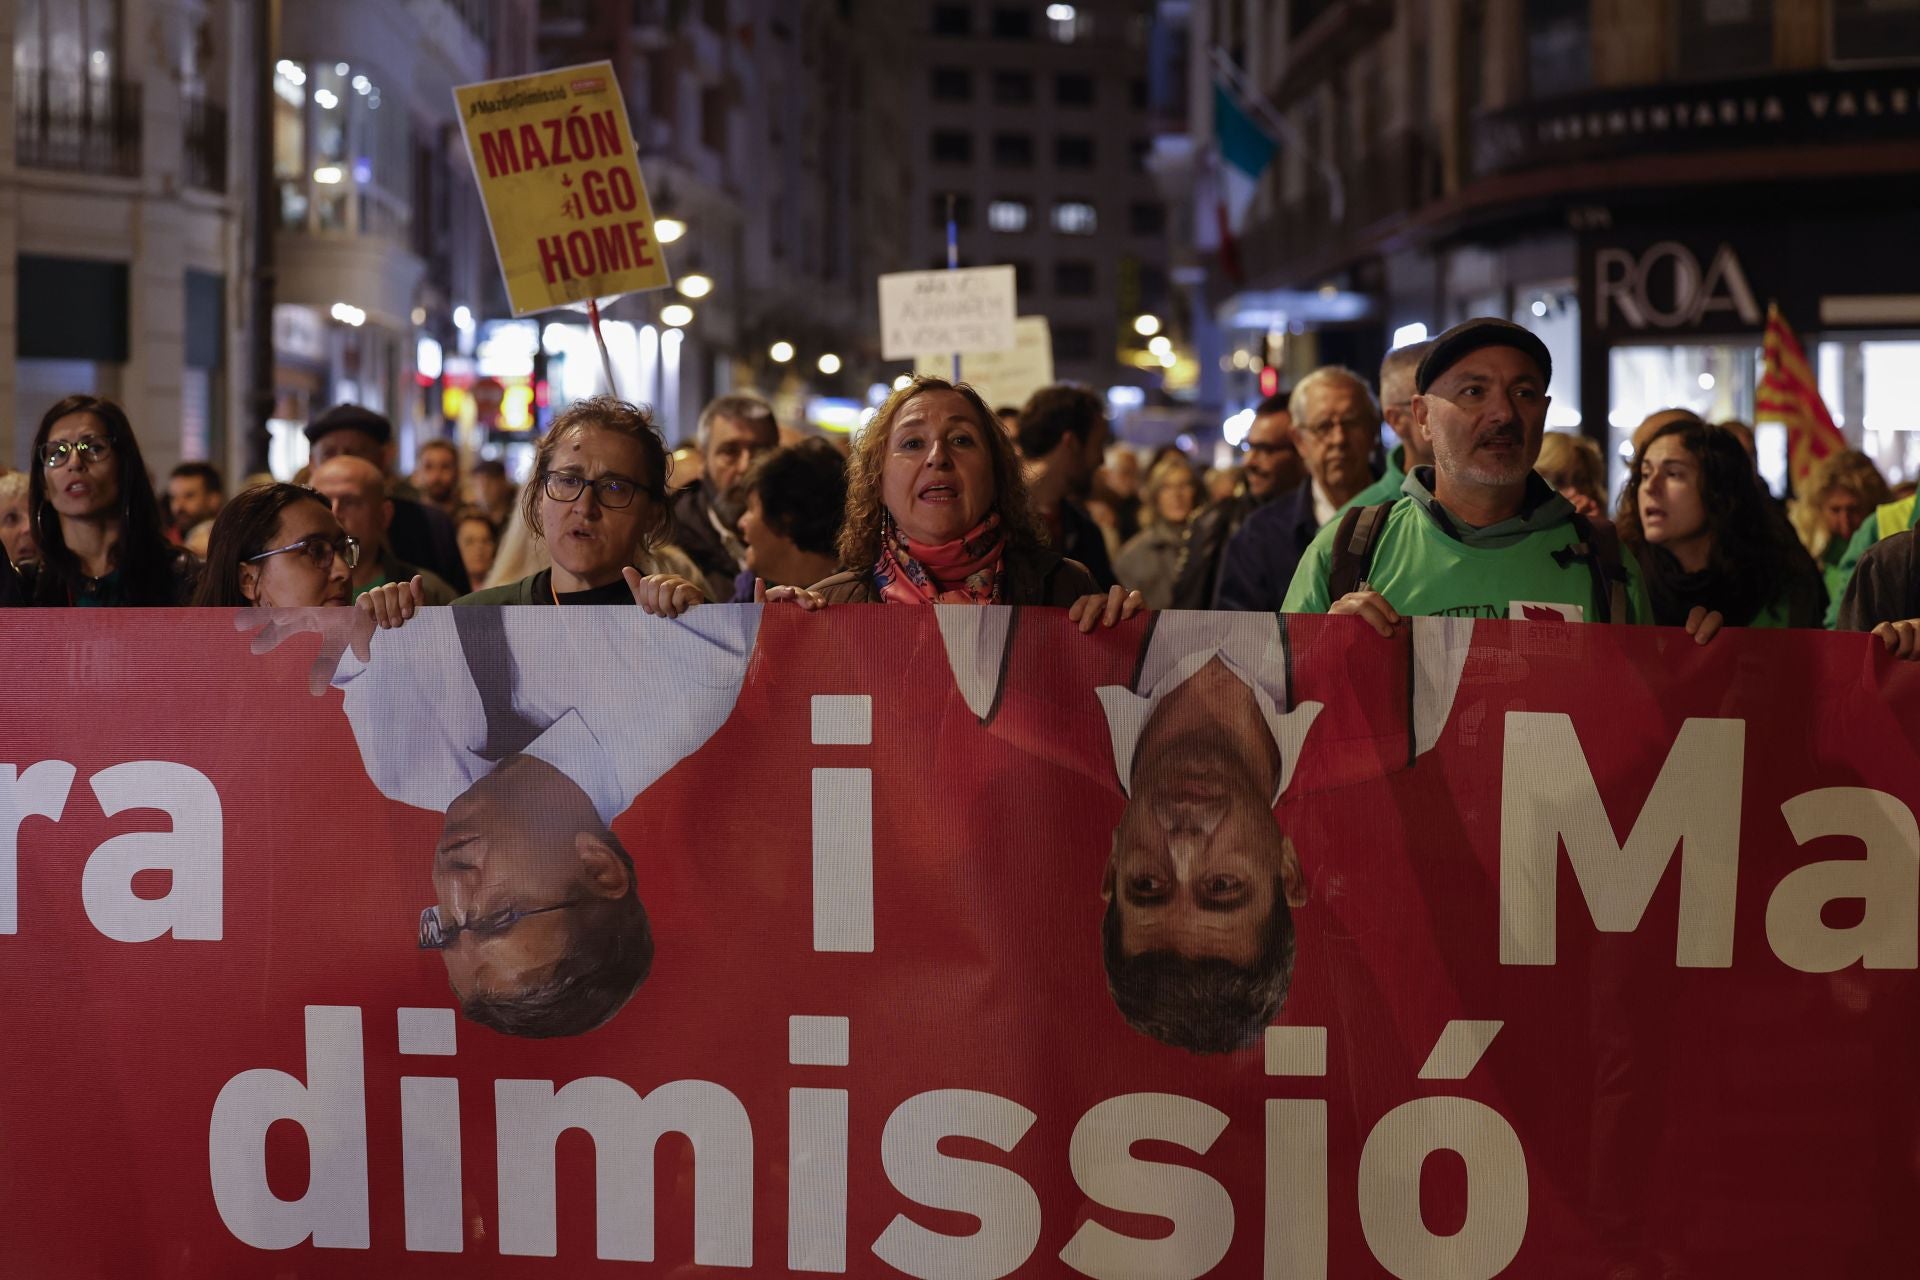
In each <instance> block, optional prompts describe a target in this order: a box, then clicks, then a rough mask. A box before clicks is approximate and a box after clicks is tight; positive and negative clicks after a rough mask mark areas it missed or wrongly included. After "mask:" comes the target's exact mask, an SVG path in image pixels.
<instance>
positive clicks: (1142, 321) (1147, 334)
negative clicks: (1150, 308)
mask: <svg viewBox="0 0 1920 1280" xmlns="http://www.w3.org/2000/svg"><path fill="white" fill-rule="evenodd" d="M1133 331H1134V332H1135V333H1137V334H1139V335H1140V336H1141V337H1143V338H1151V337H1152V336H1153V335H1154V334H1156V333H1158V332H1160V317H1159V316H1155V315H1145V316H1135V317H1134V318H1133Z"/></svg>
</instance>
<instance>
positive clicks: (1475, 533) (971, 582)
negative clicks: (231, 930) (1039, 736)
mask: <svg viewBox="0 0 1920 1280" xmlns="http://www.w3.org/2000/svg"><path fill="white" fill-rule="evenodd" d="M1552 375H1553V369H1552V360H1551V357H1550V355H1549V353H1548V351H1547V349H1546V347H1545V345H1544V344H1543V343H1541V342H1540V340H1539V339H1538V338H1537V337H1536V336H1534V335H1533V334H1532V333H1531V332H1529V331H1528V330H1526V329H1525V328H1523V327H1521V326H1519V325H1514V324H1511V323H1508V322H1506V321H1501V320H1492V319H1480V320H1473V321H1468V322H1466V323H1464V324H1462V325H1458V326H1455V327H1454V328H1453V329H1450V330H1448V331H1447V332H1446V333H1444V334H1442V335H1440V336H1439V337H1438V338H1436V339H1434V340H1432V341H1429V342H1424V343H1419V344H1415V345H1412V346H1407V347H1401V348H1399V349H1396V350H1395V351H1393V352H1391V353H1390V354H1389V355H1388V356H1387V358H1386V360H1385V361H1384V363H1383V364H1382V366H1381V368H1380V370H1379V374H1378V378H1377V380H1369V379H1368V378H1367V377H1365V376H1363V375H1362V374H1360V373H1358V372H1356V371H1354V370H1350V369H1345V368H1339V367H1331V366H1330V367H1325V368H1321V369H1316V370H1314V371H1312V372H1310V373H1309V374H1307V375H1306V376H1305V377H1303V378H1301V379H1300V381H1299V382H1298V383H1297V384H1296V385H1295V386H1294V387H1293V388H1292V390H1291V392H1290V393H1289V394H1287V395H1284V396H1272V397H1269V398H1268V399H1266V400H1264V401H1263V402H1261V403H1260V404H1259V405H1258V406H1257V407H1256V408H1255V410H1254V411H1253V414H1252V422H1251V426H1250V428H1249V430H1248V432H1247V436H1246V440H1245V445H1244V465H1243V466H1241V467H1237V468H1230V469H1224V470H1213V471H1206V472H1203V471H1202V470H1201V469H1200V468H1199V467H1198V466H1196V465H1195V462H1194V460H1193V459H1191V458H1190V457H1188V456H1187V455H1186V454H1185V453H1183V452H1181V451H1180V450H1179V449H1178V448H1176V447H1173V446H1166V447H1163V448H1162V449H1160V450H1159V451H1158V452H1156V453H1154V454H1152V455H1151V456H1150V457H1146V456H1143V455H1142V454H1141V453H1139V452H1137V451H1135V450H1134V449H1133V448H1132V447H1131V446H1128V445H1124V444H1116V443H1115V442H1114V441H1113V439H1112V435H1111V429H1110V424H1109V422H1108V418H1107V413H1106V408H1105V405H1104V403H1103V401H1102V400H1101V399H1100V397H1099V396H1098V395H1096V394H1094V393H1093V392H1091V391H1088V390H1086V389H1085V388H1081V387H1075V386H1067V385H1058V386H1052V387H1047V388H1043V389H1042V390H1040V391H1038V392H1036V393H1035V394H1034V395H1033V397H1032V398H1031V399H1030V400H1028V401H1027V403H1026V404H1024V405H1021V406H1017V407H1016V406H1003V407H1000V408H998V409H994V408H990V407H989V406H988V405H987V404H986V403H985V402H984V401H982V400H981V398H980V397H979V396H978V395H977V394H976V393H975V392H974V391H973V390H972V388H970V387H968V386H966V385H964V384H954V383H949V382H946V381H943V380H940V379H935V378H925V377H922V378H915V379H913V380H911V381H910V382H909V383H907V384H904V385H903V386H902V387H900V388H899V389H898V390H896V391H895V392H894V393H893V394H892V395H891V396H890V397H889V398H888V399H887V400H886V402H885V403H884V404H882V405H881V406H880V407H879V408H878V410H877V411H876V412H875V414H874V415H873V417H872V419H871V421H870V423H869V425H868V426H867V428H866V429H865V431H864V432H863V433H862V434H861V435H860V436H859V437H858V438H857V439H856V440H855V441H854V443H853V444H852V447H851V450H850V451H848V450H846V449H844V448H843V447H842V446H841V444H837V443H835V442H830V441H828V440H823V439H812V438H804V437H800V436H798V434H797V433H793V432H783V431H782V429H781V428H780V426H779V424H778V423H777V421H776V419H775V415H774V411H773V409H772V407H771V406H770V405H769V404H768V403H767V402H766V401H765V400H763V399H761V398H760V397H758V396H755V395H753V394H751V393H744V392H742V393H731V394H727V395H723V396H721V397H719V398H718V399H716V400H715V401H713V402H712V403H711V404H709V405H708V406H707V407H706V408H705V410H704V411H703V412H702V413H701V415H700V417H699V421H698V426H697V429H696V432H695V437H694V439H693V441H692V442H691V443H690V444H689V445H687V446H683V447H682V448H681V449H679V450H677V451H674V452H671V453H670V452H669V450H668V448H667V446H666V445H665V444H664V442H663V440H662V437H661V433H660V431H659V430H658V428H657V426H656V424H655V423H654V421H653V419H652V417H651V416H650V414H649V413H648V411H647V410H645V409H643V408H640V407H638V406H634V405H630V404H626V403H624V402H621V401H618V400H615V399H612V398H607V397H596V398H592V399H588V400H583V401H578V402H576V403H575V404H573V405H571V406H569V407H567V408H566V409H564V410H563V411H562V412H560V413H559V414H558V415H557V417H556V418H555V420H554V421H553V422H552V424H551V425H550V427H549V429H548V431H547V432H546V433H545V435H544V436H542V437H541V439H540V441H539V444H538V447H537V450H536V456H535V459H534V465H533V468H532V474H531V475H530V476H529V477H528V478H527V480H526V482H525V483H524V484H523V485H519V486H516V485H515V484H514V482H513V480H512V478H511V477H509V475H508V473H507V470H506V467H505V466H504V464H503V463H501V462H500V461H498V460H492V459H489V460H480V461H477V462H476V463H474V465H472V467H471V468H470V469H466V470H465V471H464V473H463V466H462V461H463V460H462V457H461V454H460V451H459V450H458V448H457V447H455V446H454V445H453V443H451V442H450V441H446V440H429V441H426V442H424V443H423V444H421V445H420V447H419V448H418V450H417V451H416V455H415V459H414V469H413V471H412V473H411V475H410V476H408V477H405V478H402V477H400V476H398V475H396V474H395V473H394V471H393V462H394V453H395V449H394V440H393V428H392V424H391V423H390V422H389V421H388V420H387V419H386V418H385V417H383V416H382V415H380V414H378V413H375V412H373V411H371V410H368V409H365V408H362V407H359V406H356V405H340V406H336V407H335V408H332V409H330V410H328V411H326V412H325V413H323V414H321V415H319V416H318V417H317V418H315V419H314V421H313V422H312V423H311V424H310V425H309V426H308V427H307V429H306V435H307V438H308V441H309V445H310V463H309V465H308V467H306V468H305V469H303V471H302V472H301V474H300V475H299V476H297V477H295V481H296V482H295V483H275V482H273V481H272V480H271V479H270V478H268V477H257V478H254V479H253V480H252V481H251V482H250V483H248V484H247V485H245V486H243V487H241V488H240V489H239V490H238V491H237V492H231V493H229V492H228V489H227V486H226V485H225V484H224V483H223V480H222V477H221V475H220V473H219V471H218V470H217V469H216V468H214V467H213V466H211V465H209V464H207V463H204V462H187V463H182V464H181V465H180V466H178V467H176V468H174V469H173V471H172V472H171V473H170V474H169V475H168V476H167V477H166V480H165V484H164V487H162V488H159V489H156V486H155V484H154V482H153V480H152V478H151V476H150V474H149V472H148V470H147V468H146V464H145V462H144V460H143V459H142V456H141V452H140V445H139V442H138V440H137V439H136V436H135V431H134V426H133V424H132V423H131V422H130V421H129V419H128V416H127V414H126V413H125V412H124V411H123V410H122V409H121V408H120V407H119V406H117V405H115V404H114V403H112V402H111V401H109V400H105V399H102V398H99V397H95V396H87V395H75V396H69V397H67V398H65V399H63V400H61V401H60V402H59V403H57V404H55V405H53V406H52V407H51V408H50V409H48V410H47V412H46V414H45V415H44V416H43V417H42V419H41V421H40V423H39V427H38V430H37V431H36V432H35V434H34V440H33V450H32V456H33V459H34V465H33V466H32V467H30V468H29V469H28V470H27V471H26V472H24V473H19V472H14V473H8V472H6V471H4V469H0V552H4V555H5V564H6V567H5V569H4V571H0V601H3V602H5V603H9V604H24V605H53V606H63V605H81V606H134V605H185V604H202V605H230V606H240V605H266V606H284V605H308V606H326V605H352V604H355V603H356V602H358V603H359V604H360V607H362V609H363V610H364V612H365V613H366V614H367V615H368V618H369V619H371V620H373V621H375V622H377V623H378V624H380V625H388V626H391V625H399V624H401V623H403V622H404V621H405V620H406V618H407V617H409V616H411V615H412V614H413V612H414V611H415V610H417V609H419V608H422V607H429V606H435V605H442V604H482V603H501V604H576V603H623V604H625V603H637V604H640V605H641V606H643V607H645V608H647V609H648V610H649V611H651V612H655V613H661V614H666V615H669V616H674V615H677V614H679V613H681V612H684V611H685V610H686V609H688V608H691V607H693V606H695V605H699V604H704V603H709V602H747V601H755V600H763V601H773V602H781V601H791V602H793V603H795V604H797V605H799V606H800V607H802V608H806V609H818V608H825V607H830V606H837V605H841V604H847V603H856V602H858V603H867V602H874V603H927V602H939V603H978V604H988V603H999V604H1052V605H1060V606H1065V607H1068V608H1070V609H1071V610H1072V611H1073V613H1074V617H1075V619H1076V621H1078V622H1079V623H1080V624H1081V626H1082V627H1083V629H1088V630H1090V629H1092V628H1093V627H1095V626H1099V625H1113V624H1114V623H1116V622H1118V621H1119V620H1121V619H1122V618H1124V617H1128V616H1131V615H1132V614H1133V613H1135V612H1137V611H1139V610H1140V609H1143V608H1144V609H1155V610H1158V609H1169V608H1184V609H1196V608H1197V609H1226V610H1251V611H1260V612H1272V611H1287V612H1329V613H1338V614H1352V615H1355V616H1358V617H1360V618H1362V619H1364V620H1365V621H1367V622H1368V623H1369V624H1370V625H1371V626H1372V627H1373V628H1374V629H1375V630H1377V631H1380V632H1382V633H1383V634H1391V633H1393V632H1394V631H1395V630H1396V629H1397V628H1399V627H1400V626H1401V625H1402V624H1403V622H1404V619H1405V618H1407V617H1409V616H1415V615H1421V614H1444V615H1454V616H1471V617H1488V618H1495V617H1502V618H1503V617H1509V616H1511V617H1538V616H1543V615H1542V614H1541V613H1540V611H1541V610H1546V611H1548V612H1551V613H1554V614H1557V615H1558V616H1561V617H1565V618H1570V619H1575V620H1581V621H1611V622H1631V623H1645V624H1654V625H1663V626H1677V627H1684V628H1685V629H1686V630H1687V631H1689V632H1690V633H1692V634H1693V636H1694V638H1695V639H1696V640H1697V641H1699V642H1701V643H1705V642H1707V641H1708V640H1710V639H1711V638H1712V637H1713V635H1714V634H1716V633H1717V632H1718V631H1719V630H1720V629H1721V628H1723V627H1727V626H1755V627H1817V626H1821V625H1826V626H1830V627H1838V628H1841V629H1846V630H1855V631H1871V632H1873V633H1875V634H1876V635H1878V636H1879V637H1880V638H1881V639H1882V641H1883V642H1884V643H1885V644H1886V646H1887V647H1888V648H1889V649H1890V650H1892V651H1893V652H1895V653H1896V654H1897V655H1898V656H1900V657H1902V658H1916V657H1920V579H1917V578H1916V559H1915V557H1916V553H1915V552H1914V550H1913V538H1914V534H1913V527H1914V525H1915V524H1916V517H1917V516H1920V505H1916V502H1915V499H1914V497H1913V495H1912V491H1911V487H1908V488H1907V489H1906V490H1905V491H1904V492H1895V491H1894V490H1892V489H1891V488H1890V487H1889V486H1888V485H1887V483H1886V481H1885V480H1884V479H1883V478H1882V477H1881V475H1880V474H1879V472H1878V471H1877V470H1876V468H1875V467H1874V465H1873V463H1872V462H1871V461H1870V460H1869V459H1868V458H1867V457H1866V456H1865V455H1863V454H1860V453H1858V452H1845V453H1841V454H1838V455H1835V456H1833V457H1830V458H1828V459H1826V460H1825V461H1824V462H1823V463H1822V464H1821V465H1820V466H1819V467H1818V469H1817V470H1816V471H1815V473H1814V474H1813V476H1812V479H1811V481H1810V482H1809V483H1808V484H1807V485H1806V487H1805V488H1806V491H1805V492H1804V493H1803V494H1801V495H1800V497H1799V498H1798V499H1796V500H1795V501H1793V502H1792V503H1791V504H1790V505H1788V504H1782V503H1781V502H1779V501H1777V500H1776V499H1775V498H1774V496H1773V495H1772V494H1771V493H1770V492H1769V491H1768V490H1767V488H1766V484H1765V482H1764V480H1763V479H1762V478H1761V477H1760V475H1759V472H1758V468H1757V465H1756V462H1755V457H1754V448H1753V437H1752V432H1751V431H1750V430H1749V429H1748V428H1746V427H1745V426H1744V424H1740V423H1732V422H1730V423H1720V424H1714V423H1709V422H1707V421H1705V420H1703V419H1702V418H1700V417H1698V416H1697V415H1695V414H1693V413H1691V412H1688V411H1686V410H1681V409H1671V410H1665V411H1662V412H1660V413H1656V414H1654V415H1652V416H1651V417H1649V418H1648V419H1647V420H1646V421H1645V422H1644V423H1643V424H1642V425H1641V427H1640V428H1639V430H1638V431H1636V432H1635V434H1634V438H1633V449H1634V455H1633V458H1632V459H1631V463H1630V466H1629V468H1628V474H1627V481H1626V485H1625V488H1624V491H1623V492H1622V493H1621V494H1620V497H1619V500H1618V502H1617V503H1615V504H1611V511H1609V506H1610V504H1609V503H1608V500H1607V492H1606V467H1605V462H1604V459H1603V458H1602V456H1601V453H1600V450H1599V448H1598V446H1597V445H1596V444H1595V443H1594V442H1592V441H1591V440H1588V439H1585V438H1583V437H1579V436H1572V435H1567V434H1563V433H1558V432H1550V431H1547V430H1546V427H1545V423H1546V412H1547V405H1548V402H1549V397H1550V390H1549V388H1550V384H1551V381H1552ZM1387 433H1390V435H1389V434H1387Z"/></svg>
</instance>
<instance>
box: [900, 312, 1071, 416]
mask: <svg viewBox="0 0 1920 1280" xmlns="http://www.w3.org/2000/svg"><path fill="white" fill-rule="evenodd" d="M913 371H914V372H915V373H917V374H923V375H925V376H927V377H933V378H948V377H952V376H953V356H952V354H951V353H937V352H936V353H923V354H921V355H919V356H916V357H915V358H914V361H913ZM960 380H961V381H962V382H965V383H967V384H969V385H970V386H972V387H973V389H974V390H975V391H978V392H979V393H980V398H981V399H982V400H985V401H986V402H987V403H988V404H990V405H992V406H994V407H995V408H998V407H999V406H1001V405H1008V404H1010V405H1022V404H1025V403H1026V402H1027V397H1028V396H1030V395H1032V394H1033V393H1034V392H1036V391H1038V390H1039V389H1040V388H1042V387H1045V386H1051V385H1052V384H1053V330H1052V327H1051V326H1049V325H1048V323H1047V318H1046V317H1045V316H1021V317H1020V318H1019V320H1017V321H1015V323H1014V345H1013V346H1011V347H1008V348H1007V349H1006V350H1005V351H962V352H961V353H960Z"/></svg>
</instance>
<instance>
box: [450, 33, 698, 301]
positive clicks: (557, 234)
mask: <svg viewBox="0 0 1920 1280" xmlns="http://www.w3.org/2000/svg"><path fill="white" fill-rule="evenodd" d="M453 98H454V102H455V104H456V107H457V109H458V111H459V114H460V127H461V129H462V130H463V131H464V132H465V134H466V139H467V155H468V158H469V159H471V160H472V161H473V176H474V178H475V179H476V180H477V181H478V182H479V183H480V196H481V198H482V200H483V201H484V202H485V204H486V208H487V226H488V228H489V229H490V230H491V231H492V232H493V251H494V254H495V256H497V257H498V258H499V260H500V273H501V274H502V275H503V276H505V277H506V282H507V297H508V299H509V301H510V302H511V303H512V305H513V314H515V315H516V316H523V315H526V314H528V313H529V312H533V311H544V310H546V309H547V308H549V307H557V306H562V305H564V304H566V303H569V302H581V301H585V300H587V299H590V298H606V297H611V296H612V295H614V294H618V293H632V292H635V291H637V290H641V289H660V288H664V287H666V286H667V285H668V284H669V283H671V281H670V280H669V278H668V276H667V264H666V260H665V259H664V258H663V257H662V256H661V253H660V246H659V245H658V244H656V243H655V242H654V238H653V207H652V205H650V204H649V203H648V201H647V187H646V183H645V182H644V181H643V180H642V179H641V176H640V165H639V163H638V162H637V161H636V160H635V159H634V154H633V134H632V132H631V131H630V130H629V129H628V126H627V108H626V104H625V103H624V102H622V101H621V97H620V81H619V80H618V78H616V77H615V75H614V73H613V64H612V63H609V62H593V63H588V64H586V65H584V66H578V67H563V68H561V69H560V70H558V71H543V72H541V73H540V74H539V75H532V76H516V77H513V78H511V79H506V80H487V81H484V82H482V83H480V84H469V85H462V86H460V87H459V88H456V89H455V90H454V91H453Z"/></svg>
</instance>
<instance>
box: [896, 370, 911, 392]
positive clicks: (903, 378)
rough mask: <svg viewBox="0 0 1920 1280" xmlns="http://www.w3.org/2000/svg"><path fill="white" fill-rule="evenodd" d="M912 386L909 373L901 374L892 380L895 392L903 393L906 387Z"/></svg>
mask: <svg viewBox="0 0 1920 1280" xmlns="http://www.w3.org/2000/svg"><path fill="white" fill-rule="evenodd" d="M912 385H913V375H912V374H910V373H903V374H901V375H900V376H899V377H897V378H895V379H894V380H893V389H894V390H895V391H905V390H906V389H907V388H908V387H910V386H912Z"/></svg>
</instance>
